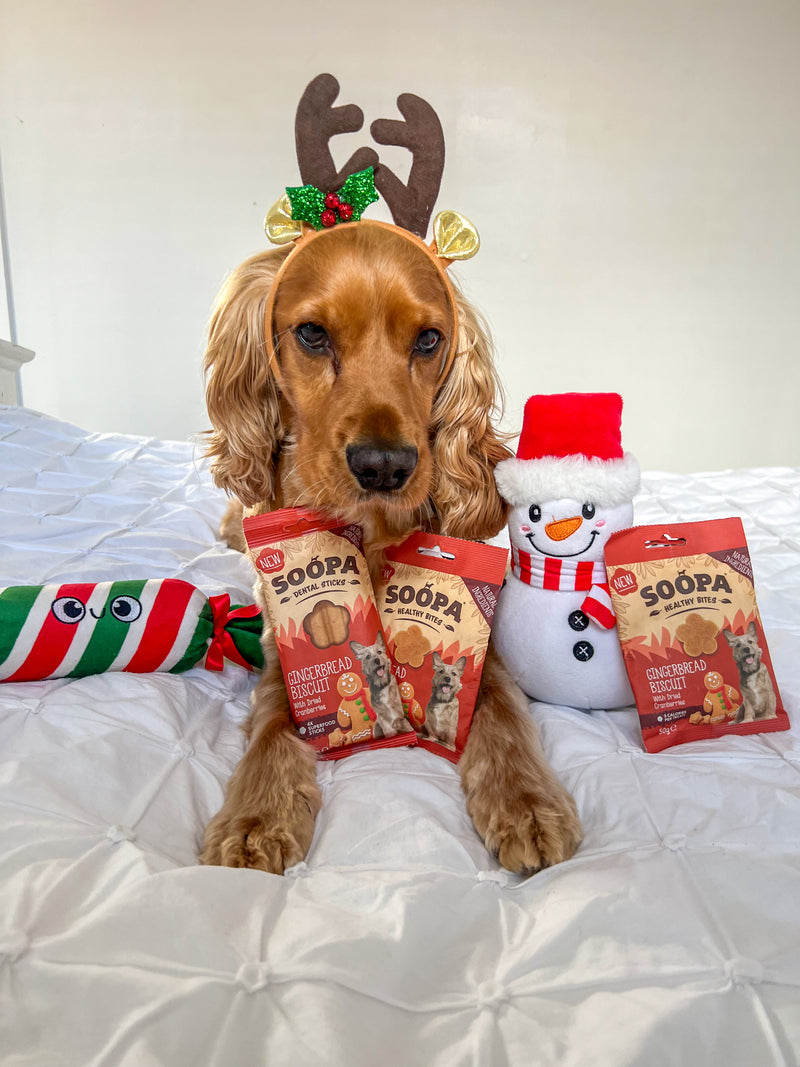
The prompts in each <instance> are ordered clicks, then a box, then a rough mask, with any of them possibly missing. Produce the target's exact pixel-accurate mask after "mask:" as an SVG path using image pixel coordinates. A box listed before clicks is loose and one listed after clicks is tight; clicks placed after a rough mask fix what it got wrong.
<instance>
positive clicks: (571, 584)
mask: <svg viewBox="0 0 800 1067" xmlns="http://www.w3.org/2000/svg"><path fill="white" fill-rule="evenodd" d="M511 570H512V571H513V572H514V574H515V575H516V576H517V578H519V580H520V581H521V582H525V584H526V585H534V586H536V587H537V588H539V589H552V590H553V591H554V592H562V593H563V592H570V593H571V592H581V593H588V596H587V597H586V598H585V600H584V601H583V603H582V604H581V611H582V612H583V613H584V614H585V615H588V616H589V618H590V619H591V620H592V622H595V623H597V625H598V626H601V627H602V628H603V629H604V630H610V629H612V628H613V627H614V625H615V624H616V616H615V614H614V608H613V606H612V603H611V594H610V593H609V590H608V576H607V574H606V567H605V564H604V563H603V561H602V560H594V561H592V560H580V561H575V560H572V559H556V558H555V557H553V556H543V555H541V554H540V553H537V554H536V555H533V554H532V553H530V552H524V551H523V550H522V549H520V548H517V547H516V545H512V546H511Z"/></svg>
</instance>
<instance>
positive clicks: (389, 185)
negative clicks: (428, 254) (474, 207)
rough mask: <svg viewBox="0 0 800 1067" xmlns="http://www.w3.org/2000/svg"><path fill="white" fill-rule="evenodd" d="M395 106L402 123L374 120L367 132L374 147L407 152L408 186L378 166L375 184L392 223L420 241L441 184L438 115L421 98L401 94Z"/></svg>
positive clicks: (440, 138) (441, 148)
mask: <svg viewBox="0 0 800 1067" xmlns="http://www.w3.org/2000/svg"><path fill="white" fill-rule="evenodd" d="M397 107H398V110H399V111H400V114H401V115H402V116H403V118H404V120H405V121H404V122H400V121H398V120H396V119H376V120H375V122H373V123H372V125H371V126H370V132H371V133H372V136H373V137H374V139H375V140H376V141H377V142H378V144H387V145H399V146H400V147H402V148H407V149H408V150H409V151H410V152H411V154H412V156H413V163H412V164H411V171H410V173H409V175H408V184H407V185H404V184H403V183H402V182H401V181H400V179H399V178H398V177H397V176H396V175H395V174H393V173H392V172H391V171H390V170H389V168H388V167H386V166H385V165H384V164H383V163H380V164H378V166H377V167H376V168H375V185H376V187H377V189H378V191H379V192H380V194H381V196H383V198H384V200H385V201H386V203H387V204H388V206H389V210H390V211H391V213H392V218H393V219H394V221H395V223H396V224H397V225H398V226H402V227H403V229H406V230H410V231H411V232H412V233H415V234H416V235H417V236H418V237H422V238H424V237H425V234H426V232H427V229H428V223H429V221H430V217H431V213H432V211H433V205H434V204H435V203H436V197H437V196H438V194H439V186H440V185H441V182H442V172H443V171H444V133H443V131H442V124H441V122H439V117H438V115H437V114H436V112H435V111H434V110H433V108H432V107H431V105H430V104H429V103H428V102H427V101H426V100H423V99H422V98H421V97H419V96H414V94H413V93H403V94H402V95H401V96H398V98H397ZM367 165H369V164H367Z"/></svg>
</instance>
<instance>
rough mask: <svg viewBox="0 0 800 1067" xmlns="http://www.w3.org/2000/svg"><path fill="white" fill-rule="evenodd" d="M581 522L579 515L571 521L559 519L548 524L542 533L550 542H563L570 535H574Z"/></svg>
mask: <svg viewBox="0 0 800 1067" xmlns="http://www.w3.org/2000/svg"><path fill="white" fill-rule="evenodd" d="M582 522H583V519H582V518H581V517H580V515H576V516H575V517H574V518H572V519H559V520H558V521H554V522H548V524H547V525H546V526H545V528H544V532H545V533H546V534H547V536H548V537H549V538H550V540H551V541H565V540H566V539H567V538H568V537H569V535H570V534H574V533H575V531H576V530H577V529H578V527H579V526H580V524H581V523H582Z"/></svg>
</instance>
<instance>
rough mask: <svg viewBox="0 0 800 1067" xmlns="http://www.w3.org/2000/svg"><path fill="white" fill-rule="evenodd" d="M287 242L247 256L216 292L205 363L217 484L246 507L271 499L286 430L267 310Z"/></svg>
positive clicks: (286, 251)
mask: <svg viewBox="0 0 800 1067" xmlns="http://www.w3.org/2000/svg"><path fill="white" fill-rule="evenodd" d="M288 253H289V250H288V249H287V248H278V249H269V250H268V251H266V252H261V253H259V254H258V255H256V256H253V257H252V258H250V259H248V260H246V261H245V262H244V263H243V264H242V265H241V266H240V267H238V268H237V269H236V270H235V271H234V272H233V274H231V276H230V278H229V279H228V280H227V282H226V283H225V285H224V287H223V289H222V292H221V293H220V295H219V297H218V298H217V303H216V306H215V308H214V311H213V314H212V317H211V324H210V327H209V334H208V348H207V349H206V355H205V361H204V367H205V373H206V405H207V407H208V414H209V417H210V419H211V425H212V427H213V429H212V430H210V431H209V433H208V442H209V444H208V449H207V452H206V455H208V456H210V457H211V473H212V475H213V478H214V481H215V482H216V484H217V485H218V486H220V487H221V488H223V489H225V490H226V491H227V492H229V493H232V494H233V495H234V496H236V497H238V498H239V500H241V501H242V503H243V504H244V505H245V506H247V507H252V506H254V505H256V504H260V503H265V504H267V505H271V504H272V502H273V500H274V496H275V467H276V462H277V458H278V454H279V452H280V446H281V442H282V440H283V436H284V426H283V423H282V418H281V399H280V393H279V391H278V387H277V385H276V383H275V379H274V377H273V375H272V372H271V370H270V366H269V359H268V356H267V351H266V346H265V344H264V311H265V307H266V302H267V297H268V295H269V291H270V287H271V285H272V281H273V279H274V277H275V275H276V274H277V272H278V268H279V267H280V265H281V263H282V262H283V260H284V259H285V258H286V256H287V255H288Z"/></svg>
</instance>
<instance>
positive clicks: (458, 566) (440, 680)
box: [375, 532, 508, 763]
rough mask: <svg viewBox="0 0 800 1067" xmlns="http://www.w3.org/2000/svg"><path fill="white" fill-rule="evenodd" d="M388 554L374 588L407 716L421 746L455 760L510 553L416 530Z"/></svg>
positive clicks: (462, 742)
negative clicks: (416, 531)
mask: <svg viewBox="0 0 800 1067" xmlns="http://www.w3.org/2000/svg"><path fill="white" fill-rule="evenodd" d="M385 556H386V565H385V566H384V568H383V570H382V572H381V577H380V579H379V580H378V581H377V582H376V585H375V593H376V596H377V599H378V609H379V611H380V616H381V621H382V623H383V628H384V631H385V633H386V640H387V647H388V650H389V654H390V656H391V658H392V663H393V670H394V673H395V675H396V676H397V680H398V682H399V683H400V695H401V697H402V700H403V706H404V708H405V712H406V715H407V717H408V720H409V722H410V723H411V724H412V726H413V727H414V729H415V730H416V731H417V734H418V735H419V744H420V746H421V747H422V748H426V749H428V750H429V751H432V752H436V753H437V754H438V755H440V756H444V757H445V758H446V759H448V760H450V761H451V762H453V763H457V762H458V760H459V759H460V757H461V753H462V752H463V751H464V745H465V744H466V740H467V735H468V734H469V728H470V724H471V722H472V713H473V711H474V709H475V701H476V699H477V696H478V687H479V685H480V680H481V673H482V671H483V663H484V660H485V658H486V647H487V645H488V643H489V634H490V631H491V627H492V622H493V620H494V613H495V608H496V606H497V595H498V592H499V590H500V587H501V586H502V584H503V578H504V576H505V571H506V563H507V561H508V550H507V549H505V548H498V547H496V546H494V545H485V544H481V543H479V542H475V541H464V540H461V539H460V538H455V537H444V536H441V535H438V534H428V533H422V532H419V533H414V534H412V535H411V536H410V537H409V538H407V540H405V541H404V542H403V543H402V544H400V545H396V546H394V547H392V548H388V549H387V550H386V552H385Z"/></svg>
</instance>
